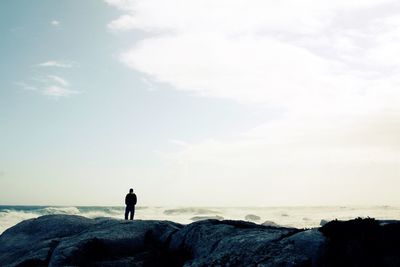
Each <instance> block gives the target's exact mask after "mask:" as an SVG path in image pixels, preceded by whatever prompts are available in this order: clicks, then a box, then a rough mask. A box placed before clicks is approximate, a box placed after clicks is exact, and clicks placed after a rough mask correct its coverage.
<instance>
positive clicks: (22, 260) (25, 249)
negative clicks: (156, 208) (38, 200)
mask: <svg viewBox="0 0 400 267" xmlns="http://www.w3.org/2000/svg"><path fill="white" fill-rule="evenodd" d="M180 228H181V225H179V224H176V223H173V222H168V221H123V220H116V219H111V218H99V219H87V218H84V217H80V216H71V215H69V216H68V215H48V216H42V217H39V218H37V219H31V220H27V221H24V222H21V223H20V224H17V225H16V226H14V227H12V228H10V229H8V230H6V231H5V232H4V233H3V234H2V235H1V236H0V262H1V263H2V266H82V265H83V266H85V265H88V264H91V265H94V266H124V265H126V266H130V265H131V264H132V263H135V264H136V263H143V264H144V265H145V264H151V265H153V266H162V263H161V262H162V261H164V262H168V261H169V260H170V259H167V257H168V255H166V254H164V253H163V252H164V251H166V249H165V247H166V246H167V244H168V241H169V239H170V236H171V235H172V234H173V233H174V232H176V231H177V230H179V229H180ZM164 256H165V257H164ZM171 261H173V259H171ZM143 264H142V265H143ZM136 265H137V266H140V265H138V264H136ZM151 265H150V266H151Z"/></svg>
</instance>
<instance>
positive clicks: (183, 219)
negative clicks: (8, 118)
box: [0, 206, 400, 233]
mask: <svg viewBox="0 0 400 267" xmlns="http://www.w3.org/2000/svg"><path fill="white" fill-rule="evenodd" d="M49 214H70V215H80V216H84V217H88V218H97V217H112V218H120V219H123V216H124V207H52V206H48V207H29V206H0V233H2V232H3V231H4V230H6V229H7V228H9V227H11V226H13V225H15V224H17V223H19V222H21V221H23V220H27V219H31V218H36V217H39V216H42V215H49ZM249 214H251V215H254V216H258V217H260V219H259V220H257V223H262V222H265V221H269V222H271V221H272V222H274V223H277V224H279V225H284V226H291V227H297V228H311V227H318V226H319V225H320V222H321V220H324V221H329V220H333V219H339V220H348V219H352V218H356V217H373V218H377V219H398V220H399V219H400V208H399V207H391V206H376V207H265V208H262V207H260V208H258V207H248V208H243V207H241V208H221V207H201V208H200V207H137V208H136V214H135V219H141V220H170V221H175V222H178V223H183V224H188V223H191V222H193V221H194V220H197V219H199V216H201V217H202V218H224V219H231V220H245V218H246V216H247V215H249ZM258 217H257V218H258ZM247 219H249V217H248V218H247Z"/></svg>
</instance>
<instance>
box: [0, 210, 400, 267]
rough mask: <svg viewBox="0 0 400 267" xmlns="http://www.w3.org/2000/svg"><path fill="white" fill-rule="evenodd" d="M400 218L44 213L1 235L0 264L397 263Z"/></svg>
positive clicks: (223, 264) (377, 264)
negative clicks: (279, 222) (267, 222)
mask: <svg viewBox="0 0 400 267" xmlns="http://www.w3.org/2000/svg"><path fill="white" fill-rule="evenodd" d="M398 240H400V222H397V221H381V222H379V221H375V220H373V219H364V220H362V219H357V220H351V221H347V222H340V221H332V222H329V223H327V224H325V225H324V226H323V227H321V228H319V229H318V228H315V229H309V230H301V229H295V228H287V227H280V226H264V225H259V224H254V223H251V222H244V221H228V220H225V221H219V220H204V221H198V222H194V223H191V224H189V225H180V224H177V223H173V222H170V221H141V220H136V221H123V220H115V219H110V218H98V219H87V218H84V217H80V216H71V215H48V216H42V217H39V218H37V219H31V220H27V221H24V222H21V223H19V224H17V225H16V226H14V227H12V228H10V229H8V230H6V231H5V232H4V233H3V234H2V235H1V236H0V263H1V266H102V267H111V266H122V267H123V266H155V267H157V266H258V267H263V266H264V267H265V266H327V267H330V266H400V242H398Z"/></svg>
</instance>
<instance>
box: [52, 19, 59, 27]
mask: <svg viewBox="0 0 400 267" xmlns="http://www.w3.org/2000/svg"><path fill="white" fill-rule="evenodd" d="M50 24H51V25H53V26H54V27H58V26H60V22H59V21H58V20H52V21H51V22H50Z"/></svg>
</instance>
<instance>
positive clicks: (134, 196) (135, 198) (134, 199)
mask: <svg viewBox="0 0 400 267" xmlns="http://www.w3.org/2000/svg"><path fill="white" fill-rule="evenodd" d="M133 203H134V204H133V205H136V203H137V197H136V194H134V195H133Z"/></svg>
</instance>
